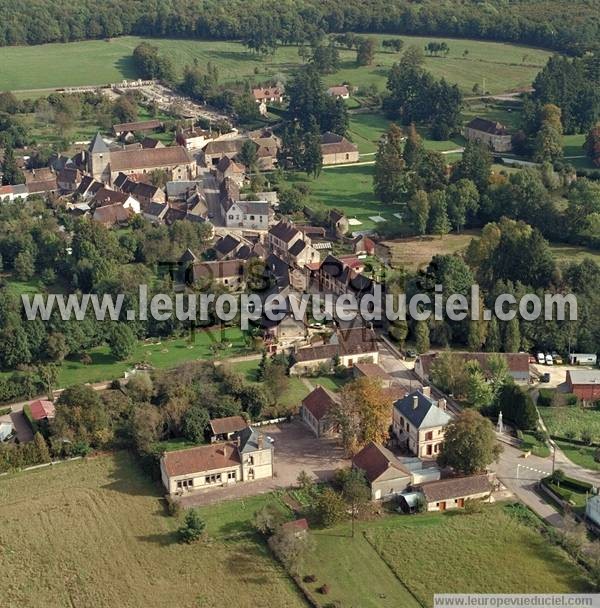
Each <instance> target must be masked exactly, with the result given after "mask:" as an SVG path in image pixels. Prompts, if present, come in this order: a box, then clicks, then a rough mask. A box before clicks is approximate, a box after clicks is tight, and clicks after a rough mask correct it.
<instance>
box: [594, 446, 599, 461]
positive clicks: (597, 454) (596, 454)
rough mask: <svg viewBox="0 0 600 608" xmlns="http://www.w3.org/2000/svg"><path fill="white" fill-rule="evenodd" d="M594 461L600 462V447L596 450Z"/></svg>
mask: <svg viewBox="0 0 600 608" xmlns="http://www.w3.org/2000/svg"><path fill="white" fill-rule="evenodd" d="M594 461H595V462H600V448H596V449H595V450H594Z"/></svg>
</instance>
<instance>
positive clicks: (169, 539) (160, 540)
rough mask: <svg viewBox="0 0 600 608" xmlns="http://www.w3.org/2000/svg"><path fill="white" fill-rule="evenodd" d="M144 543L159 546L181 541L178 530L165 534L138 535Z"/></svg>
mask: <svg viewBox="0 0 600 608" xmlns="http://www.w3.org/2000/svg"><path fill="white" fill-rule="evenodd" d="M136 538H137V539H138V540H140V541H142V542H143V543H150V544H153V545H158V546H159V547H168V546H170V545H173V544H176V543H178V542H179V536H178V535H177V532H165V533H164V534H147V535H145V536H136Z"/></svg>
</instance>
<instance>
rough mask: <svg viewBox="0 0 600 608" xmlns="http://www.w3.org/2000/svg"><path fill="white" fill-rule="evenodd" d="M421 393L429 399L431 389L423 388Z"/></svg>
mask: <svg viewBox="0 0 600 608" xmlns="http://www.w3.org/2000/svg"><path fill="white" fill-rule="evenodd" d="M421 392H422V393H423V394H424V395H425V397H431V387H430V386H424V387H423V388H422V389H421Z"/></svg>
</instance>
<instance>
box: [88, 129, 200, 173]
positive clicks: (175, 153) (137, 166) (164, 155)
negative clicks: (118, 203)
mask: <svg viewBox="0 0 600 608" xmlns="http://www.w3.org/2000/svg"><path fill="white" fill-rule="evenodd" d="M87 169H88V172H89V173H90V174H91V175H92V177H93V178H94V179H96V180H99V181H101V182H103V183H105V184H112V183H113V181H114V180H115V179H116V178H117V176H118V175H119V173H123V174H125V175H138V176H143V175H148V174H150V173H152V172H153V171H157V170H162V171H166V172H167V174H168V178H169V180H171V181H185V180H191V179H194V178H195V177H196V175H197V165H196V161H195V160H194V159H193V158H192V157H191V156H190V154H189V152H188V151H187V150H186V149H185V148H184V147H182V146H169V147H166V148H140V147H136V148H128V149H125V148H117V149H111V148H109V147H108V146H107V145H106V143H105V142H104V140H103V139H102V137H101V135H100V133H97V134H96V136H95V137H94V139H93V141H92V143H91V145H90V148H89V151H88V167H87Z"/></svg>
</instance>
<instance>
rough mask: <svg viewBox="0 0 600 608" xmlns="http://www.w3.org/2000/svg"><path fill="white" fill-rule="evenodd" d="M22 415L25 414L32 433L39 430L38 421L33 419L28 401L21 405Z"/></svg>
mask: <svg viewBox="0 0 600 608" xmlns="http://www.w3.org/2000/svg"><path fill="white" fill-rule="evenodd" d="M23 415H24V416H25V418H26V420H27V422H28V423H29V426H30V427H31V430H32V431H33V432H34V433H37V432H38V431H39V428H38V423H37V421H36V420H34V419H33V415H32V414H31V408H30V407H29V403H26V404H25V405H24V406H23Z"/></svg>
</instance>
